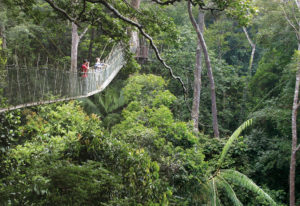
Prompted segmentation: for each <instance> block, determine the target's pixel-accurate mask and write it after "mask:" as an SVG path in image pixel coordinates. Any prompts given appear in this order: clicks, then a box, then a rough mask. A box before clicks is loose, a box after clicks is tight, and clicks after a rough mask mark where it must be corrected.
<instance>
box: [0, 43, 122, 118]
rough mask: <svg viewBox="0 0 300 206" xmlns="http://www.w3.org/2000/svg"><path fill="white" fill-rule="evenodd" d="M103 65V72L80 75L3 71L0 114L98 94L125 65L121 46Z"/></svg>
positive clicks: (43, 70)
mask: <svg viewBox="0 0 300 206" xmlns="http://www.w3.org/2000/svg"><path fill="white" fill-rule="evenodd" d="M106 63H107V64H108V66H107V67H106V68H105V69H101V70H100V71H93V72H87V73H85V74H83V75H79V73H78V74H77V73H74V72H70V71H62V70H58V69H18V68H15V69H7V71H8V74H7V78H6V81H7V84H6V82H3V84H1V85H0V86H1V87H2V88H3V92H2V93H0V96H1V97H3V98H4V99H5V100H6V104H5V106H3V105H1V107H0V112H4V111H9V110H14V109H19V108H23V107H28V106H34V105H41V104H48V103H54V102H60V101H68V100H72V99H78V98H83V97H88V96H91V95H94V94H96V93H98V92H101V91H103V90H104V89H105V87H106V86H107V85H109V83H110V82H111V81H112V80H113V78H114V77H115V76H116V75H117V73H118V72H119V71H120V69H121V68H122V67H123V65H124V64H125V58H124V51H123V46H122V45H121V44H118V45H117V46H115V47H114V48H113V50H112V51H111V52H110V54H109V55H108V57H107V60H106ZM58 72H59V74H58ZM31 76H33V78H30V77H31ZM6 85H7V86H6Z"/></svg>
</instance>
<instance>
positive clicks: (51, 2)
mask: <svg viewBox="0 0 300 206" xmlns="http://www.w3.org/2000/svg"><path fill="white" fill-rule="evenodd" d="M44 1H46V2H47V3H48V4H49V5H50V6H51V7H52V8H53V9H55V10H57V11H59V12H60V13H62V14H63V15H64V16H65V17H66V18H67V19H69V20H70V21H71V22H74V23H75V21H76V19H74V18H72V17H71V16H70V15H69V14H68V13H67V12H66V11H65V10H63V9H62V8H60V7H58V6H57V5H56V4H55V3H54V2H53V0H44Z"/></svg>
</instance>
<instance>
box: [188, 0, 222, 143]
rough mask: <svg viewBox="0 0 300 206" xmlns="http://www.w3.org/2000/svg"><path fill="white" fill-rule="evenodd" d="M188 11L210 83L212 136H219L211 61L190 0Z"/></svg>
mask: <svg viewBox="0 0 300 206" xmlns="http://www.w3.org/2000/svg"><path fill="white" fill-rule="evenodd" d="M188 13H189V17H190V20H191V22H192V24H193V27H194V28H195V30H196V33H197V37H198V41H199V42H200V44H201V47H202V51H203V54H204V59H205V64H206V67H207V75H208V78H209V83H210V95H211V110H212V122H213V130H214V137H216V138H219V126H218V117H217V103H216V93H215V82H214V77H213V73H212V67H211V62H210V58H209V54H208V50H207V46H206V43H205V40H204V37H203V34H202V32H201V30H200V28H199V26H198V25H197V23H196V20H195V18H194V17H193V14H192V4H191V1H190V0H189V1H188Z"/></svg>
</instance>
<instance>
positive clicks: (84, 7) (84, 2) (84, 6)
mask: <svg viewBox="0 0 300 206" xmlns="http://www.w3.org/2000/svg"><path fill="white" fill-rule="evenodd" d="M85 9H86V0H83V9H82V11H81V12H80V14H79V17H80V16H82V14H83V13H84V12H85Z"/></svg>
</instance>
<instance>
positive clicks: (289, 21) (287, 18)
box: [280, 5, 299, 39]
mask: <svg viewBox="0 0 300 206" xmlns="http://www.w3.org/2000/svg"><path fill="white" fill-rule="evenodd" d="M280 7H281V9H282V11H283V13H284V17H285V19H286V20H287V22H288V23H289V25H290V26H291V27H292V28H293V29H294V30H295V32H296V36H297V38H298V39H299V33H298V30H297V28H296V26H295V25H294V24H293V22H292V21H291V20H290V19H289V17H288V15H287V13H286V11H285V9H284V7H283V6H282V5H280Z"/></svg>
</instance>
